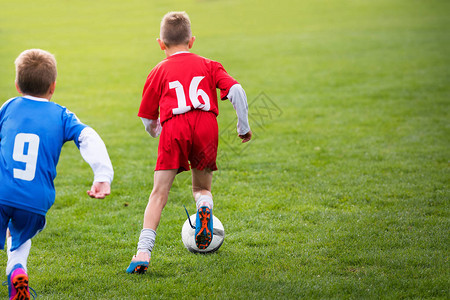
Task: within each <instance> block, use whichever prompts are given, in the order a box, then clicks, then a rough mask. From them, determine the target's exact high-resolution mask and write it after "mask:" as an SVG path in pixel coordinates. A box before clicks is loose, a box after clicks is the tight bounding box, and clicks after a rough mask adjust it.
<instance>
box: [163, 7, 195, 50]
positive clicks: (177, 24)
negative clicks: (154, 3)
mask: <svg viewBox="0 0 450 300" xmlns="http://www.w3.org/2000/svg"><path fill="white" fill-rule="evenodd" d="M160 37H161V40H162V41H163V42H164V44H165V45H166V46H167V47H171V46H176V45H182V44H187V43H189V39H190V38H191V37H192V32H191V20H189V16H188V15H187V13H186V12H184V11H181V12H178V11H171V12H168V13H167V14H166V15H165V16H164V17H163V19H162V21H161V31H160Z"/></svg>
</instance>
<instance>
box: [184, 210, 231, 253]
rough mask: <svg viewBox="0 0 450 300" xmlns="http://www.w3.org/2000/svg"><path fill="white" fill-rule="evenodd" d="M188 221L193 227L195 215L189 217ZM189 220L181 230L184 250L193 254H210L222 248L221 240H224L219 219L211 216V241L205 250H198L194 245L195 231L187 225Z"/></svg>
mask: <svg viewBox="0 0 450 300" xmlns="http://www.w3.org/2000/svg"><path fill="white" fill-rule="evenodd" d="M189 219H191V223H192V225H193V226H194V227H195V219H196V214H193V215H191V216H190V217H189ZM189 219H187V220H186V222H184V224H183V228H182V229H181V239H182V240H183V244H184V246H185V247H186V249H188V250H189V251H190V252H193V253H211V252H214V251H217V250H218V249H219V248H220V246H222V244H223V240H224V239H225V230H224V229H223V225H222V222H220V220H219V218H217V217H216V216H215V215H213V239H212V241H211V244H209V246H208V247H207V248H206V249H199V248H198V247H197V245H196V244H195V229H194V228H192V227H191V225H190V224H189Z"/></svg>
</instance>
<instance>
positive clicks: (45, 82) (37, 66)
mask: <svg viewBox="0 0 450 300" xmlns="http://www.w3.org/2000/svg"><path fill="white" fill-rule="evenodd" d="M15 65H16V88H17V91H18V92H19V93H20V94H22V96H20V97H16V98H12V99H10V100H8V101H7V102H5V103H4V104H3V106H2V107H1V108H0V182H1V185H0V249H4V244H5V239H7V253H8V262H7V266H6V275H7V276H8V288H9V296H10V299H29V298H30V293H29V288H28V275H27V259H28V255H29V252H30V248H31V238H32V237H33V236H35V235H36V234H37V233H38V232H40V231H41V230H42V229H44V227H45V223H46V221H45V215H46V213H47V211H48V210H49V209H50V207H51V206H52V205H53V203H54V201H55V187H54V184H53V181H54V179H55V177H56V165H57V163H58V160H59V156H60V153H61V148H62V146H63V144H64V143H65V142H67V141H72V140H73V141H74V142H75V144H76V145H77V147H78V148H79V150H80V153H81V156H82V157H83V158H84V160H85V161H86V162H87V163H88V164H89V165H90V166H91V168H92V170H93V172H94V182H93V184H92V187H91V189H90V190H88V191H87V193H88V195H89V196H90V197H92V198H99V199H103V198H105V197H106V196H107V195H109V194H110V184H111V181H112V179H113V176H114V171H113V168H112V165H111V161H110V159H109V156H108V152H107V150H106V147H105V144H104V143H103V141H102V139H101V138H100V136H99V135H98V134H97V133H96V132H95V131H94V130H93V129H92V128H90V127H88V126H87V125H85V124H83V123H81V122H80V120H79V119H78V118H77V117H76V115H75V114H74V113H72V112H70V111H69V110H68V109H66V108H65V107H63V106H60V105H58V104H56V103H54V102H50V99H51V98H52V95H53V92H54V91H55V86H56V76H57V70H56V60H55V58H54V56H53V55H52V54H50V53H48V52H47V51H43V50H40V49H31V50H26V51H24V52H22V53H21V54H20V55H19V56H18V57H17V59H16V61H15Z"/></svg>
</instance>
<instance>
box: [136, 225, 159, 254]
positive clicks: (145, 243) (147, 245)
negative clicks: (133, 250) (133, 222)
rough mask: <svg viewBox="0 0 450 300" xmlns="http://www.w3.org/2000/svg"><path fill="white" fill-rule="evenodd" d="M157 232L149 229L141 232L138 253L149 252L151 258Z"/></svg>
mask: <svg viewBox="0 0 450 300" xmlns="http://www.w3.org/2000/svg"><path fill="white" fill-rule="evenodd" d="M155 239H156V231H154V230H153V229H149V228H144V229H142V230H141V235H140V236H139V243H138V246H137V248H138V252H147V253H148V254H149V255H150V256H151V253H152V250H153V246H154V245H155Z"/></svg>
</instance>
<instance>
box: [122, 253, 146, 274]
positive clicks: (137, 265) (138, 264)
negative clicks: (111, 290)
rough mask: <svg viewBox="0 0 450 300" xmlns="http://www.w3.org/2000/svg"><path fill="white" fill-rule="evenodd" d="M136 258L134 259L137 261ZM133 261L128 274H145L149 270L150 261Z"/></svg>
mask: <svg viewBox="0 0 450 300" xmlns="http://www.w3.org/2000/svg"><path fill="white" fill-rule="evenodd" d="M135 258H136V256H134V257H133V259H135ZM133 259H132V260H131V263H130V265H129V266H128V268H127V273H130V274H133V273H137V274H144V273H145V272H146V271H147V269H148V264H149V262H148V261H140V260H133Z"/></svg>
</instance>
